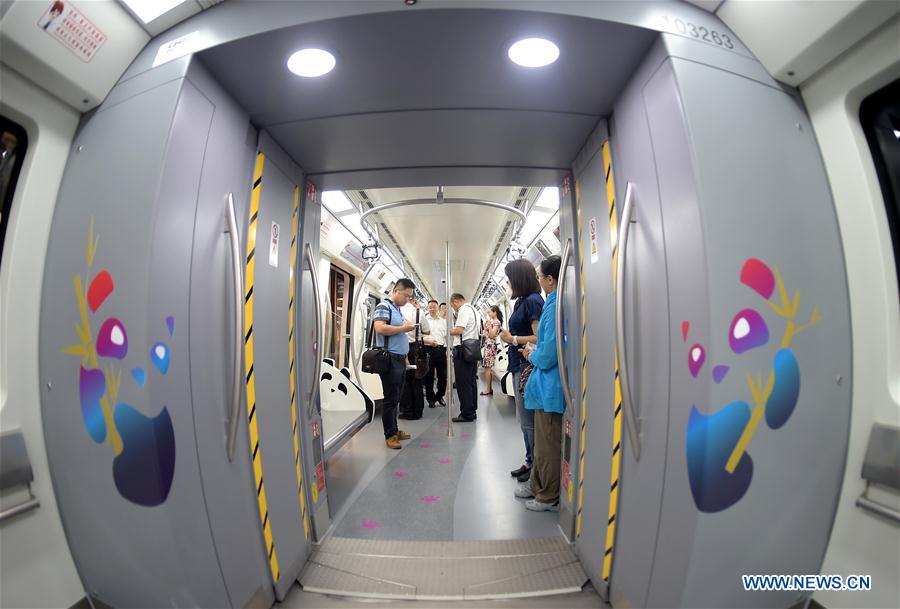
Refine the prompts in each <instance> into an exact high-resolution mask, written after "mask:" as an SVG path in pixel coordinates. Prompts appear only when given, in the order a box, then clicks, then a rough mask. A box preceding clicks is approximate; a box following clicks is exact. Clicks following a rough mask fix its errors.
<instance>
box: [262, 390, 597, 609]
mask: <svg viewBox="0 0 900 609" xmlns="http://www.w3.org/2000/svg"><path fill="white" fill-rule="evenodd" d="M479 385H481V379H479ZM481 389H482V387H481V386H479V391H480V390H481ZM457 413H458V408H454V411H453V412H452V413H451V414H454V415H455V414H457ZM446 421H447V411H446V409H445V408H441V407H438V408H435V409H429V408H426V409H425V412H424V416H423V418H422V419H420V420H418V421H406V420H401V421H400V427H401V429H403V430H405V431H408V432H409V433H410V434H411V435H412V439H411V440H407V441H404V442H403V445H404V448H403V449H402V450H391V449H389V448H387V447H386V446H385V445H384V434H383V432H382V429H381V418H380V413H376V417H375V421H374V422H373V423H371V424H369V425H367V426H366V427H365V428H364V429H363V430H361V431H360V432H359V433H358V434H356V435H355V436H354V437H353V438H351V439H350V440H349V441H348V442H347V444H346V445H345V446H344V447H342V448H341V449H340V450H339V451H338V452H337V453H336V454H335V455H334V456H333V457H332V458H331V459H329V460H328V461H327V462H326V472H327V474H326V475H327V481H328V497H329V505H330V506H331V511H332V520H333V523H334V526H333V527H332V529H331V533H330V534H329V539H331V538H335V537H346V538H356V539H373V540H387V539H394V540H404V539H414V540H416V541H469V540H507V539H510V540H511V539H531V538H541V537H544V538H546V537H558V538H559V539H560V540H561V541H562V539H563V538H562V533H561V531H560V529H559V526H558V524H557V518H558V515H557V514H555V513H549V512H545V513H534V512H529V511H528V510H526V509H525V508H524V506H523V505H522V501H521V500H517V499H515V498H514V497H513V494H512V493H513V490H514V489H515V488H516V486H517V485H518V483H517V482H516V481H515V480H514V479H513V478H511V477H510V475H509V470H512V469H515V468H517V467H519V466H520V465H521V464H522V462H523V460H524V446H523V443H522V432H521V430H520V429H519V425H518V423H517V422H516V416H515V405H514V404H513V402H512V400H511V399H509V398H507V397H506V396H505V395H503V394H502V392H501V391H500V390H499V386H498V384H497V383H496V382H495V383H494V396H493V397H487V396H480V397H479V404H478V420H477V422H475V423H453V424H452V426H453V433H454V436H453V437H452V438H448V436H447V427H446V425H447V423H446ZM423 445H427V447H426V446H423ZM398 473H399V475H395V474H398ZM398 515H401V516H400V517H398ZM335 541H337V540H336V539H335ZM325 543H327V540H326V542H325ZM364 543H371V542H364ZM275 606H276V607H278V608H283V609H291V608H294V607H321V608H323V609H324V608H355V607H358V608H360V609H365V608H366V607H373V606H375V607H398V606H402V607H404V608H406V609H419V608H421V607H431V608H435V609H454V608H467V609H472V608H475V607H484V608H491V609H512V608H523V609H525V608H535V609H536V608H545V609H555V608H560V609H561V608H571V609H579V608H589V607H590V608H594V607H608V606H609V605H607V604H605V603H604V602H603V601H602V600H601V599H600V597H599V596H598V595H597V593H596V591H595V590H594V589H593V587H592V586H591V585H590V583H588V584H587V585H586V586H585V587H584V588H583V589H582V590H581V591H580V592H575V593H570V594H557V595H552V596H540V597H533V598H512V599H484V600H469V601H464V600H456V601H440V600H397V599H378V598H372V597H369V598H349V597H346V596H340V595H329V594H319V593H316V592H311V591H307V590H302V589H301V588H300V586H299V585H297V584H295V585H294V587H293V588H292V589H291V590H290V592H289V593H288V595H287V597H286V598H285V600H284V601H283V602H282V603H276V605H275Z"/></svg>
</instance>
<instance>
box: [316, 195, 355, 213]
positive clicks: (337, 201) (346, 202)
mask: <svg viewBox="0 0 900 609" xmlns="http://www.w3.org/2000/svg"><path fill="white" fill-rule="evenodd" d="M322 203H324V204H325V207H327V208H328V209H330V210H331V211H333V212H334V213H336V214H339V213H341V212H342V211H349V210H351V209H355V208H354V207H353V203H351V202H350V199H348V198H347V195H345V194H344V192H343V191H342V190H326V191H324V192H323V193H322Z"/></svg>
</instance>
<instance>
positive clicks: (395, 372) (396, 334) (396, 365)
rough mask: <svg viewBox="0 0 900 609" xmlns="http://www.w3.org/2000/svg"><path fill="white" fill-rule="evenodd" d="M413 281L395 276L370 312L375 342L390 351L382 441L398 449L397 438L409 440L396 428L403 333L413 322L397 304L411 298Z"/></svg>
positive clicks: (405, 346) (404, 360)
mask: <svg viewBox="0 0 900 609" xmlns="http://www.w3.org/2000/svg"><path fill="white" fill-rule="evenodd" d="M415 290H416V284H414V283H413V282H412V281H411V280H409V279H407V278H405V277H404V278H402V279H398V280H397V283H395V284H394V289H393V290H392V291H391V295H390V296H388V297H387V298H385V299H384V300H383V301H381V302H380V303H378V306H377V307H375V312H374V313H373V315H372V320H373V324H372V325H373V327H374V329H375V334H376V335H377V338H376V339H375V344H376V345H377V346H379V347H384V348H385V349H387V350H388V351H389V352H390V354H391V367H390V368H389V369H388V371H387V372H382V373H381V374H379V375H378V376H380V377H381V389H382V392H383V393H384V399H383V401H382V406H381V424H382V425H383V426H384V443H385V444H386V445H387V446H388V448H393V449H399V448H402V447H401V446H400V440H408V439H409V437H410V436H409V434H408V433H406V432H405V431H402V430H400V429H398V428H397V404H398V403H399V402H400V391H401V390H402V388H403V375H404V372H406V366H407V365H408V364H409V361H408V359H407V355H408V353H409V341H408V340H407V338H406V333H407V332H410V331H412V330H415V328H416V326H415V324H412V323H409V322H408V321H406V320H405V319H404V318H403V314H402V313H401V312H400V307H402V306H403V305H405V304H406V303H407V302H409V300H410V299H411V298H413V296H414V294H415Z"/></svg>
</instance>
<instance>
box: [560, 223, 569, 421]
mask: <svg viewBox="0 0 900 609" xmlns="http://www.w3.org/2000/svg"><path fill="white" fill-rule="evenodd" d="M571 259H572V240H571V239H566V246H565V248H563V255H562V264H561V265H560V267H559V280H558V282H557V284H556V360H557V366H558V371H559V381H560V383H561V384H562V390H563V398H564V399H565V401H566V408H568V409H569V411H570V412H571V409H572V389H571V388H570V387H569V375H568V374H566V354H565V344H564V340H563V292H564V290H565V285H566V274H567V273H566V269H568V267H569V261H570V260H571Z"/></svg>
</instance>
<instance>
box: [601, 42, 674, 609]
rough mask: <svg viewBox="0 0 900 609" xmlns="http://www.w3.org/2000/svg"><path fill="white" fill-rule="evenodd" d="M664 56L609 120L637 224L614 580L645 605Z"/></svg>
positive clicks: (614, 594) (615, 598) (619, 601)
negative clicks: (649, 94)
mask: <svg viewBox="0 0 900 609" xmlns="http://www.w3.org/2000/svg"><path fill="white" fill-rule="evenodd" d="M664 57H665V50H664V48H663V46H662V44H661V43H657V44H656V45H655V46H654V47H653V49H651V51H650V53H648V55H647V57H646V58H645V59H644V62H643V64H642V65H641V68H640V70H639V71H638V73H637V74H636V75H635V78H634V79H633V80H632V82H631V83H630V84H629V85H628V87H627V88H626V89H625V91H624V92H623V94H622V96H621V97H620V98H619V100H618V101H617V102H616V106H615V110H614V113H613V118H612V121H611V125H610V130H611V143H612V163H613V171H614V172H615V186H616V206H617V209H618V214H619V216H618V217H619V222H620V223H621V218H622V216H621V214H622V206H623V204H624V197H625V190H626V186H627V184H628V182H629V181H631V182H632V183H633V184H634V196H635V211H634V219H635V220H636V223H635V224H632V225H631V229H630V230H631V235H630V238H629V244H628V247H627V252H626V253H625V256H626V267H625V272H626V278H625V320H626V322H625V323H626V327H625V341H626V346H627V364H628V367H629V370H630V375H631V378H630V387H631V394H632V397H633V400H634V404H635V416H636V417H637V420H638V424H639V427H640V440H641V457H640V461H635V459H634V452H633V450H632V447H631V446H630V441H629V436H628V433H627V429H626V428H625V426H624V425H623V430H622V444H623V455H622V463H621V472H620V484H619V509H618V527H617V529H616V537H615V546H614V554H613V567H612V576H611V579H610V596H611V601H612V603H613V605H614V606H618V605H622V606H635V607H643V606H645V604H646V602H647V588H648V583H649V580H650V573H651V566H652V565H653V559H654V550H655V545H656V536H657V529H658V522H659V512H660V504H661V490H662V484H663V479H664V476H665V472H666V467H667V465H666V441H667V435H668V402H669V398H668V393H669V386H668V385H669V383H668V377H669V348H670V347H669V339H668V336H669V334H668V332H669V316H668V311H667V308H666V306H665V304H664V303H665V302H666V300H667V297H668V289H669V286H668V283H669V282H668V278H667V274H666V255H665V238H664V235H663V228H662V221H661V209H660V195H659V191H658V184H657V177H656V168H655V166H654V164H653V161H652V159H653V148H652V141H651V137H650V133H649V131H648V129H647V124H646V117H645V112H644V108H643V100H642V98H641V95H642V91H641V89H642V86H643V83H644V81H645V80H646V79H647V78H648V76H649V74H652V73H653V71H654V70H655V69H656V68H657V66H658V65H659V64H660V63H661V62H662V61H663V59H664ZM619 255H622V252H619Z"/></svg>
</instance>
